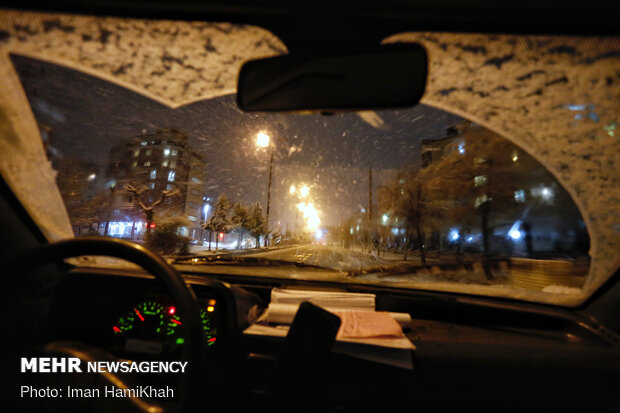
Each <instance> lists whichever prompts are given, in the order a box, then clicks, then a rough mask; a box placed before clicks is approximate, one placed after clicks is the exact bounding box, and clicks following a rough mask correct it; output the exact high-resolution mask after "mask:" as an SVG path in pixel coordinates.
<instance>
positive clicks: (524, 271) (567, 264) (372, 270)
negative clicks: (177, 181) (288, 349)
mask: <svg viewBox="0 0 620 413" xmlns="http://www.w3.org/2000/svg"><path fill="white" fill-rule="evenodd" d="M234 253H235V254H239V255H241V256H245V257H257V258H265V259H270V260H277V261H289V262H297V263H303V264H306V265H310V266H317V267H323V268H329V269H334V270H337V271H343V272H347V273H350V274H352V275H354V276H355V277H356V278H357V279H358V280H359V281H362V280H366V281H376V282H385V283H407V282H420V281H422V282H432V281H444V282H446V281H447V282H457V283H467V284H487V285H489V284H503V285H509V286H513V287H517V288H525V289H533V290H543V289H545V288H546V287H548V286H562V288H581V286H582V285H583V283H584V280H585V275H586V274H587V270H588V265H587V263H584V262H579V263H575V262H571V261H558V260H555V261H553V260H532V259H526V258H507V259H505V260H500V261H495V262H494V263H493V265H492V272H493V275H494V279H493V280H487V278H486V276H485V275H484V271H483V270H482V264H481V257H478V256H465V257H463V256H457V255H454V254H442V255H440V256H439V255H436V254H429V255H428V256H427V257H426V265H423V264H422V262H421V260H420V258H419V256H418V255H416V253H411V254H409V258H408V260H403V256H402V254H396V253H390V252H388V253H385V254H383V253H382V254H381V256H377V255H376V253H373V254H370V253H367V252H362V251H361V250H360V249H345V248H340V247H334V246H323V245H315V244H305V245H297V246H291V247H271V248H261V249H258V250H245V251H237V252H234ZM556 289H557V288H556Z"/></svg>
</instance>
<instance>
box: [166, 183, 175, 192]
mask: <svg viewBox="0 0 620 413" xmlns="http://www.w3.org/2000/svg"><path fill="white" fill-rule="evenodd" d="M172 188H174V185H172V184H168V185H166V191H170V190H171V189H172Z"/></svg>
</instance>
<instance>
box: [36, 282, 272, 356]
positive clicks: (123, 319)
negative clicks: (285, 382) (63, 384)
mask: <svg viewBox="0 0 620 413" xmlns="http://www.w3.org/2000/svg"><path fill="white" fill-rule="evenodd" d="M88 272H89V271H88V270H80V271H79V272H73V273H71V274H70V275H69V276H68V277H67V278H66V279H65V280H63V281H62V282H61V284H60V285H59V287H58V288H57V290H56V294H55V297H54V299H53V303H52V308H53V310H52V311H51V313H50V314H51V317H50V320H48V323H47V331H46V336H47V337H48V338H49V340H50V341H66V340H71V341H79V342H85V343H91V344H93V345H97V346H98V347H100V348H102V349H105V350H106V351H108V352H110V353H111V354H113V355H115V356H118V357H126V358H135V359H155V358H157V359H162V358H163V359H173V358H175V357H178V355H179V354H180V349H181V347H182V346H183V343H184V337H183V333H182V331H183V329H182V327H181V326H182V325H183V318H182V315H181V314H179V312H178V311H177V306H176V303H175V302H174V301H173V300H172V298H171V297H170V295H169V294H168V293H167V292H166V290H165V288H164V286H163V285H162V284H161V283H160V282H159V281H158V280H156V279H154V278H153V277H151V276H148V275H140V276H136V274H135V273H132V274H131V275H129V274H123V273H121V272H119V273H116V274H114V275H112V276H110V274H106V275H105V276H103V275H99V274H96V273H88ZM85 273H86V274H85ZM188 283H189V284H190V285H191V287H192V289H193V291H194V293H195V294H196V297H197V302H198V305H199V310H200V323H201V328H202V333H203V334H202V336H203V343H202V344H203V346H204V350H205V351H207V352H212V351H216V349H217V348H218V347H220V346H221V345H225V342H226V340H227V338H228V337H227V336H229V335H230V334H234V333H235V332H237V331H239V330H240V329H242V328H244V327H245V326H247V325H249V324H250V323H251V322H252V321H253V319H254V318H256V317H257V316H258V315H259V313H260V311H261V310H262V308H263V305H262V301H261V299H260V298H259V297H258V296H256V295H254V294H252V293H249V292H247V291H245V290H242V289H240V288H237V287H235V286H232V285H229V284H226V283H221V282H218V281H213V280H206V279H204V280H200V279H193V280H192V281H189V282H188ZM222 343H224V344H222Z"/></svg>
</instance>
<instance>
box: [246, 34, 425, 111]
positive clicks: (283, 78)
mask: <svg viewBox="0 0 620 413" xmlns="http://www.w3.org/2000/svg"><path fill="white" fill-rule="evenodd" d="M427 65H428V60H427V55H426V50H424V48H423V47H422V46H420V45H419V44H415V43H407V44H404V43H403V44H391V45H384V46H381V47H379V48H377V49H375V50H372V51H368V52H358V53H355V54H348V55H342V54H339V55H321V56H317V55H294V54H292V55H284V56H278V57H272V58H267V59H260V60H253V61H249V62H247V63H245V64H244V65H243V67H242V68H241V72H240V74H239V84H238V88H237V102H238V104H239V107H240V108H241V109H243V110H245V111H250V112H251V111H301V110H316V111H333V110H364V109H378V108H395V107H408V106H413V105H415V104H417V103H418V102H419V101H420V98H421V97H422V95H423V94H424V88H425V86H426V76H427Z"/></svg>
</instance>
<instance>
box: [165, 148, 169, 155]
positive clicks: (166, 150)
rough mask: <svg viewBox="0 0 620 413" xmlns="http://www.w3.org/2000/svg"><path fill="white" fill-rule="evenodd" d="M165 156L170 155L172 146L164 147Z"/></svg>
mask: <svg viewBox="0 0 620 413" xmlns="http://www.w3.org/2000/svg"><path fill="white" fill-rule="evenodd" d="M164 156H170V148H166V149H164Z"/></svg>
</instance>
